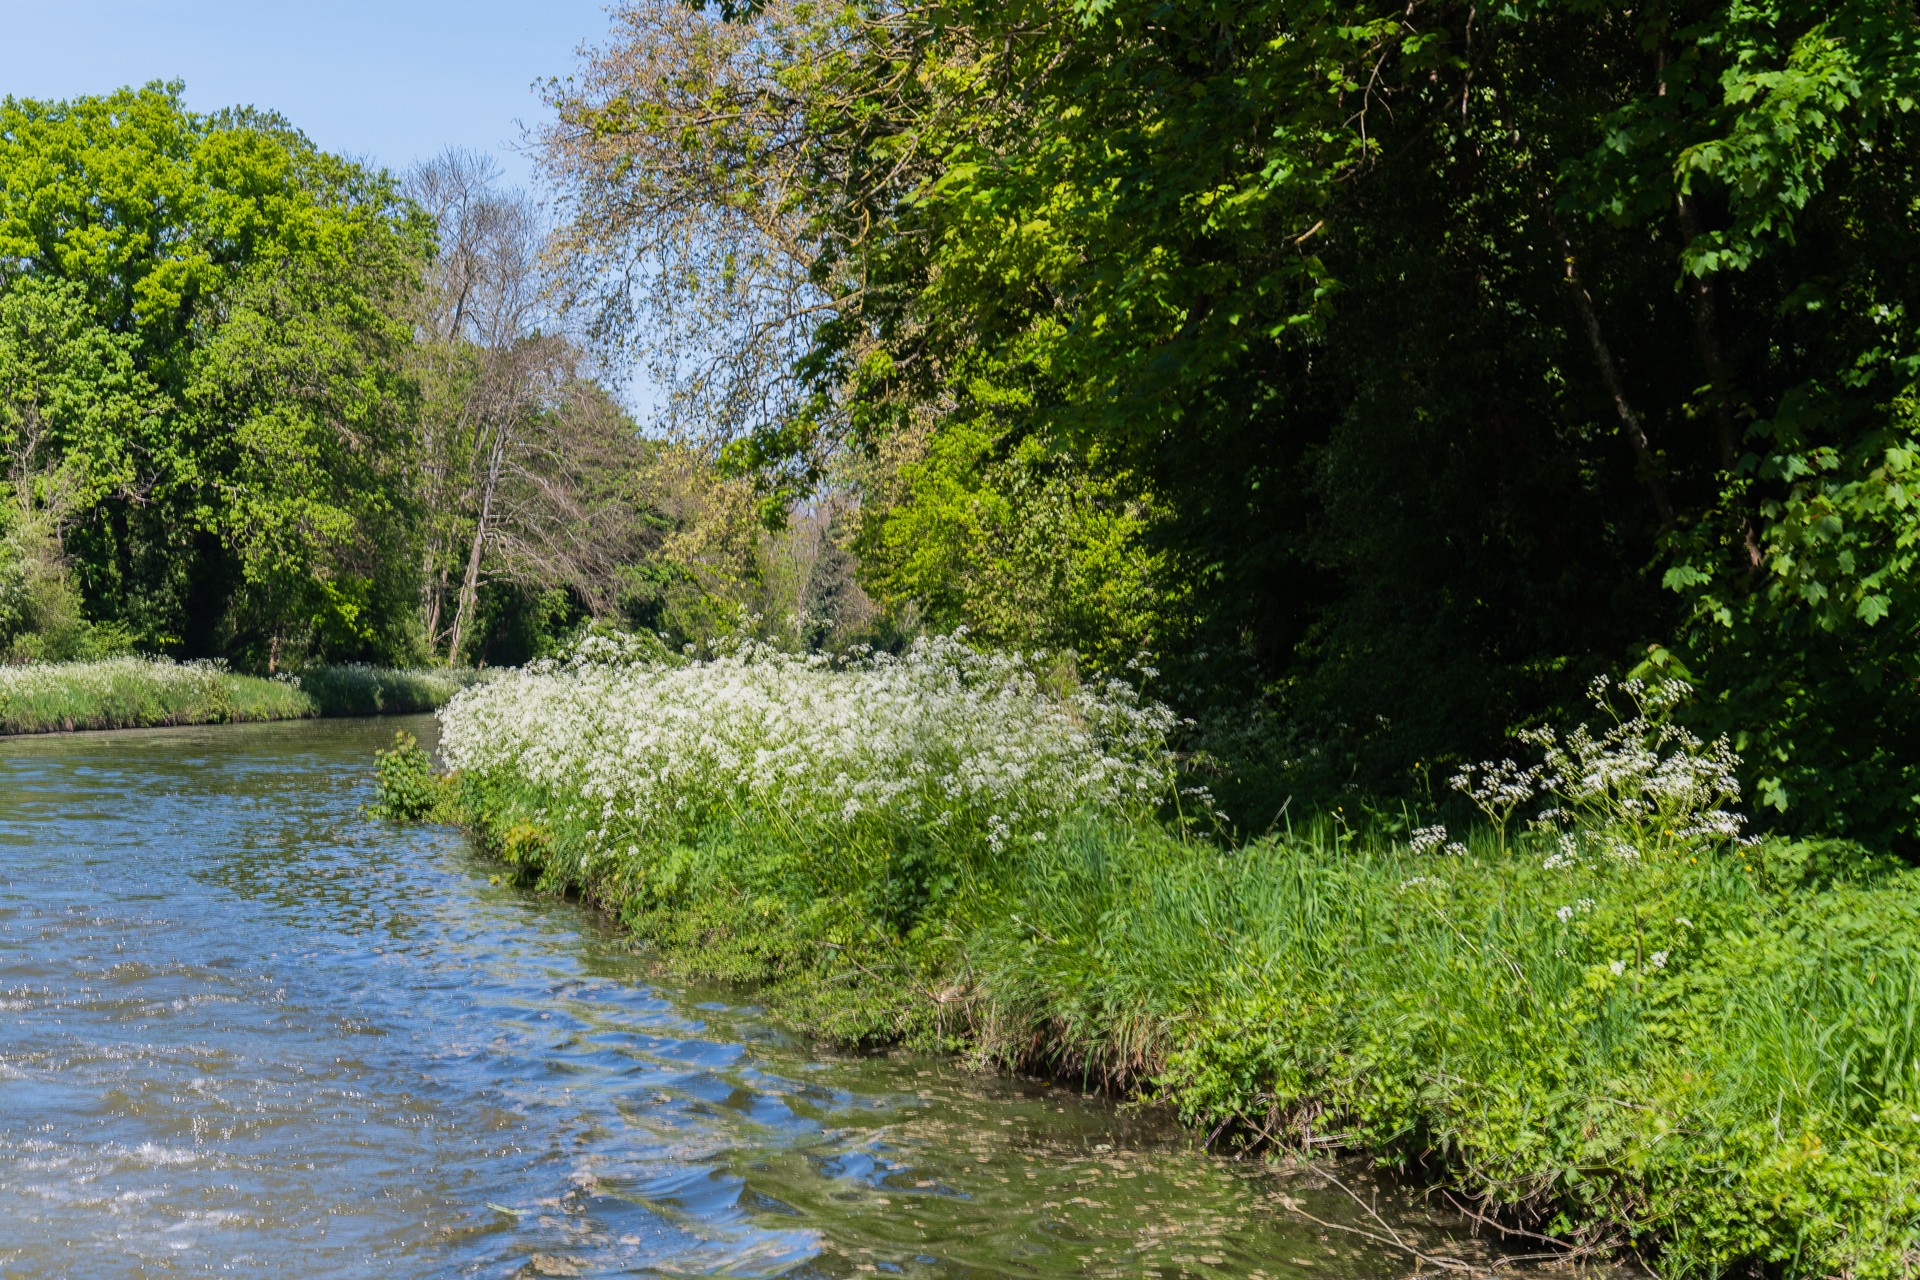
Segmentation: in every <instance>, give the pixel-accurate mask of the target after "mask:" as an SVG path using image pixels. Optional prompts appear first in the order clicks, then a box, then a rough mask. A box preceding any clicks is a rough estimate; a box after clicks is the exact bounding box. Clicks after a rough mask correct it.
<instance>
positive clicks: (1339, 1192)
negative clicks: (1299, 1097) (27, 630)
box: [0, 720, 1488, 1278]
mask: <svg viewBox="0 0 1920 1280" xmlns="http://www.w3.org/2000/svg"><path fill="white" fill-rule="evenodd" d="M394 727H395V723H394V722H393V721H386V722H353V721H346V722H340V721H336V722H324V723H305V724H283V725H259V726H236V727H217V728H207V729H182V730H155V731H144V732H134V733H118V734H93V735H85V734H83V735H69V736H62V737H52V738H37V739H12V740H7V741H0V1276H5V1277H40V1276H46V1277H63V1276H85V1277H89V1278H107V1277H131V1276H176V1275H178V1276H216V1275H217V1276H272V1277H329V1278H331V1277H360V1276H369V1277H371V1276H381V1277H396V1276H397V1277H414V1276H468V1275H471V1276H500V1277H505V1276H549V1275H583V1276H599V1275H676V1276H677V1275H689V1274H692V1275H725V1276H764V1275H790V1276H804V1277H825V1276H859V1275H893V1276H913V1277H1001V1276H1032V1277H1067V1276H1152V1275H1159V1276H1164V1277H1176V1276H1182V1277H1184V1276H1191V1277H1201V1276H1209V1277H1211V1276H1244V1277H1253V1278H1258V1277H1265V1276H1274V1277H1279V1276H1299V1277H1307V1276H1341V1277H1373V1276H1383V1277H1385V1276H1404V1275H1407V1274H1409V1273H1411V1272H1412V1271H1414V1270H1415V1269H1416V1268H1415V1264H1414V1262H1413V1261H1412V1259H1411V1258H1410V1257H1409V1256H1408V1255H1407V1254H1406V1253H1405V1252H1402V1251H1401V1250H1399V1249H1396V1248H1394V1247H1390V1246H1388V1245H1385V1244H1382V1243H1377V1242H1376V1241H1375V1240H1373V1239H1370V1238H1369V1237H1368V1236H1364V1235H1357V1234H1353V1233H1352V1232H1351V1231H1341V1230H1338V1229H1330V1228H1327V1227H1323V1226H1319V1225H1316V1224H1314V1223H1313V1222H1311V1221H1308V1220H1307V1218H1306V1217H1304V1216H1302V1214H1303V1212H1304V1213H1310V1214H1312V1215H1314V1216H1315V1217H1319V1218H1322V1219H1325V1220H1327V1221H1329V1222H1339V1223H1342V1224H1345V1225H1347V1226H1349V1227H1357V1228H1359V1229H1361V1230H1365V1231H1368V1232H1371V1233H1372V1235H1373V1236H1383V1235H1385V1234H1387V1233H1388V1232H1391V1233H1397V1234H1398V1235H1400V1236H1401V1237H1402V1238H1403V1239H1404V1240H1405V1241H1406V1242H1408V1243H1409V1244H1412V1245H1414V1246H1416V1247H1418V1248H1420V1249H1422V1250H1427V1251H1434V1252H1442V1253H1451V1254H1452V1255H1454V1256H1456V1257H1459V1258H1463V1259H1472V1260H1475V1261H1485V1260H1487V1256H1488V1255H1487V1254H1486V1253H1485V1248H1484V1246H1483V1245H1481V1244H1479V1243H1478V1242H1476V1241H1473V1240H1471V1239H1469V1238H1468V1233H1467V1232H1465V1231H1464V1230H1461V1229H1460V1227H1459V1225H1458V1224H1456V1223H1449V1222H1447V1221H1445V1220H1443V1219H1439V1218H1436V1217H1434V1216H1432V1215H1431V1214H1429V1213H1428V1212H1427V1211H1425V1210H1424V1209H1422V1208H1420V1207H1419V1206H1417V1205H1411V1204H1407V1203H1402V1202H1398V1201H1395V1200H1394V1199H1393V1198H1392V1197H1388V1198H1387V1199H1385V1200H1383V1201H1381V1202H1380V1203H1379V1205H1378V1208H1377V1210H1375V1209H1374V1207H1373V1197H1374V1196H1375V1195H1376V1194H1380V1192H1379V1191H1378V1189H1377V1188H1365V1187H1359V1186H1356V1185H1355V1184H1354V1183H1353V1182H1352V1181H1351V1180H1350V1178H1349V1177H1348V1176H1347V1175H1345V1174H1343V1175H1341V1177H1342V1181H1343V1183H1344V1185H1345V1187H1346V1188H1347V1189H1342V1188H1341V1187H1338V1186H1336V1185H1334V1183H1333V1182H1331V1181H1329V1180H1328V1178H1327V1176H1325V1175H1323V1174H1322V1173H1317V1172H1314V1171H1311V1170H1308V1171H1304V1172H1296V1173H1293V1174H1279V1173H1276V1172H1274V1171H1273V1170H1271V1169H1268V1168H1262V1167H1259V1166H1257V1165H1255V1164H1251V1163H1248V1164H1239V1163H1234V1162H1231V1161H1227V1160H1223V1159H1219V1158H1216V1157H1212V1156H1208V1155H1205V1154H1203V1153H1200V1152H1199V1151H1197V1150H1196V1146H1195V1142H1194V1140H1193V1137H1192V1136H1191V1135H1190V1134H1186V1133H1183V1132H1181V1131H1180V1130H1179V1129H1178V1128H1177V1127H1176V1126H1174V1125H1172V1124H1171V1123H1170V1122H1168V1120H1167V1119H1166V1118H1165V1117H1164V1116H1161V1115H1158V1114H1156V1113H1153V1112H1142V1111H1138V1110H1128V1109H1125V1108H1118V1107H1115V1106H1113V1105H1111V1104H1109V1103H1106V1102H1103V1101H1100V1100H1097V1099H1088V1098H1084V1097H1081V1096H1079V1095H1078V1094H1077V1093H1075V1092H1074V1091H1072V1090H1070V1089H1064V1088H1057V1087H1048V1086H1046V1085H1043V1084H1039V1083H1035V1082H1024V1081H1017V1080H1007V1079H1002V1078H997V1077H992V1076H983V1075H980V1074H977V1073H972V1072H969V1071H966V1070H964V1069H962V1068H960V1067H958V1066H956V1065H954V1064H950V1063H946V1062H942V1061H930V1060H927V1059H923V1058H913V1057H853V1056H830V1055H823V1054H821V1053H819V1052H818V1051H817V1050H814V1049H811V1048H809V1047H808V1046H807V1045H805V1044H804V1043H801V1042H799V1041H797V1040H795V1039H794V1038H792V1037H790V1036H787V1035H784V1034H782V1033H781V1032H780V1031H778V1030H777V1029H776V1028H775V1027H774V1026H773V1025H772V1024H770V1023H769V1021H768V1020H767V1019H766V1018H765V1017H764V1016H762V1015H761V1014H760V1013H759V1012H758V1011H756V1010H755V1009H753V1008H752V1007H751V1006H750V1005H745V1004H743V1003H741V997H740V996H739V995H738V994H737V993H732V994H731V995H730V994H729V993H726V992H720V991H700V990H687V989H683V988H674V987H666V986H661V985H657V984H655V983H653V982H650V981H649V979H648V976H647V971H646V964H645V959H644V956H642V955H637V954H636V953H635V952H634V950H633V948H632V947H631V946H630V945H628V944H627V943H626V942H624V941H623V940H622V939H621V938H620V937H619V936H617V935H616V933H615V932H614V931H612V930H611V929H609V928H607V927H606V926H605V924H604V923H603V922H602V921H601V920H600V919H599V918H598V917H596V916H595V915H594V914H592V913H590V912H587V911H583V910H581V909H579V908H577V907H573V906H570V905H568V904H566V903H562V902H556V901H553V900H551V899H545V898H539V897H536V896H533V895H530V894H527V893H525V892H522V891H520V890H518V889H515V888H513V887H511V886H509V885H504V884H500V883H497V882H496V881H495V880H494V878H492V876H491V875H490V868H489V866H488V864H487V863H486V861H485V860H484V859H483V858H481V857H479V856H478V855H476V854H475V853H474V852H473V850H472V849H471V848H470V847H469V846H468V845H467V843H466V842H465V841H464V840H463V839H462V838H461V837H460V836H459V835H458V834H457V833H455V832H452V831H447V830H443V829H434V828H402V827H394V826H390V825H384V824H380V823H376V822H373V821H370V820H368V819H366V818H365V817H363V816H361V814H360V806H361V805H363V804H365V803H366V802H367V801H368V799H369V798H370V791H369V788H368V785H367V778H368V774H369V765H370V760H371V754H372V751H373V749H374V748H375V747H376V746H378V745H381V744H383V743H385V742H386V741H388V740H390V739H391V737H392V734H393V731H394ZM407 727H409V728H411V729H413V730H415V731H416V732H421V733H423V734H430V733H431V729H432V724H431V722H430V721H427V720H420V721H417V722H411V723H407ZM1350 1192H1351V1193H1352V1194H1353V1195H1358V1196H1360V1197H1363V1198H1366V1199H1367V1200H1368V1210H1369V1211H1363V1210H1362V1208H1361V1207H1360V1206H1358V1205H1356V1203H1355V1202H1354V1199H1353V1198H1351V1195H1350ZM1370 1211H1371V1212H1378V1214H1379V1215H1380V1217H1378V1218H1374V1217H1373V1216H1371V1212H1370ZM1389 1223H1390V1224H1391V1227H1390V1228H1389V1227H1388V1226H1387V1224H1389Z"/></svg>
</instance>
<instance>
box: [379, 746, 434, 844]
mask: <svg viewBox="0 0 1920 1280" xmlns="http://www.w3.org/2000/svg"><path fill="white" fill-rule="evenodd" d="M373 772H374V788H375V795H376V796H377V797H378V798H377V799H376V800H375V801H374V803H373V804H370V805H368V806H367V812H368V813H370V814H372V815H373V816H374V817H376V818H390V819H393V820H394V821H398V822H417V821H420V820H421V819H423V818H429V817H432V816H433V815H434V813H435V812H436V811H437V810H438V808H439V805H440V802H441V792H442V788H441V786H440V784H439V781H438V780H437V779H436V778H435V777H434V775H433V759H432V757H430V756H429V755H427V753H426V752H425V751H423V750H421V748H420V740H419V739H417V738H415V737H414V736H413V735H412V734H410V733H407V732H405V731H404V730H402V731H401V732H399V733H396V734H394V735H393V746H391V747H390V748H388V749H387V750H385V751H377V752H375V753H374V770H373Z"/></svg>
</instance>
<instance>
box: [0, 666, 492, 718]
mask: <svg viewBox="0 0 1920 1280" xmlns="http://www.w3.org/2000/svg"><path fill="white" fill-rule="evenodd" d="M470 683H472V679H471V676H470V674H469V673H464V672H449V671H424V670H423V671H397V670H390V669H386V668H379V667H365V666H336V667H321V668H317V669H315V670H313V671H308V672H304V673H302V674H301V675H299V676H297V677H294V676H287V677H281V678H277V679H263V678H261V677H258V676H246V675H237V674H235V673H234V672H231V671H228V670H226V669H225V668H224V667H221V666H218V665H215V664H210V663H181V662H171V661H168V660H165V659H160V658H136V657H123V658H107V659H102V660H100V661H97V662H73V663H33V664H27V665H22V666H0V736H10V735H18V734H34V733H59V732H73V731H75V730H91V729H133V728H147V727H153V726H159V725H192V724H225V723H240V722H246V721H260V720H303V719H310V718H313V717H317V716H360V715H383V714H407V713H414V712H422V711H434V710H437V709H439V708H440V707H442V706H444V705H446V703H447V701H448V700H449V699H450V698H452V697H453V695H454V694H455V693H458V692H459V691H460V690H461V689H462V688H464V687H465V686H466V685H468V684H470Z"/></svg>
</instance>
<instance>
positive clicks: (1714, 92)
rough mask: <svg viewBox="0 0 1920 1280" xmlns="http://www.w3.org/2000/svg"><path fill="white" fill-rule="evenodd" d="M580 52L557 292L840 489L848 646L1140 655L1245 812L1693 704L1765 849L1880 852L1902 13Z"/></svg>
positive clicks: (652, 42) (1221, 5) (1911, 274)
mask: <svg viewBox="0 0 1920 1280" xmlns="http://www.w3.org/2000/svg"><path fill="white" fill-rule="evenodd" d="M614 17H615V25H614V30H613V32H612V34H611V36H610V37H609V38H608V39H607V40H606V41H605V42H604V43H603V44H602V45H600V46H599V47H598V48H597V49H595V50H593V51H591V52H590V55H589V56H588V58H587V60H586V62H585V64H584V65H583V67H582V68H581V69H580V70H579V72H578V74H576V75H575V76H574V77H573V78H571V79H568V80H565V81H557V82H554V83H553V84H552V85H551V86H550V89H549V98H550V101H551V105H552V106H553V107H554V108H555V113H556V119H557V123H556V124H555V125H554V126H552V127H551V128H550V129H549V130H548V131H547V133H546V134H545V135H544V136H543V138H542V142H543V144H544V154H545V156H546V160H547V164H548V168H549V172H550V174H551V176H552V178H553V179H554V181H555V183H556V185H557V188H558V190H559V191H560V192H561V194H562V197H563V207H564V209H565V211H566V213H567V215H568V225H567V227H566V229H565V231H564V241H565V243H566V245H567V249H568V252H569V254H570V255H571V260H572V261H573V262H574V263H575V264H576V267H577V270H576V272H575V274H574V276H573V288H574V293H573V296H572V297H571V302H572V304H573V305H574V306H575V307H576V308H577V309H579V310H580V313H581V314H589V315H592V316H594V317H596V318H597V320H598V324H599V334H600V336H601V337H602V338H603V339H607V340H610V341H611V340H618V339H620V338H623V337H625V338H636V337H637V339H638V341H639V342H640V344H641V345H643V346H645V347H646V348H647V350H648V351H649V352H650V353H651V354H652V355H653V357H654V358H655V361H656V365H657V366H658V368H659V370H660V372H661V375H662V377H663V378H664V379H665V380H666V381H667V382H668V383H669V384H670V385H672V386H674V387H675V388H676V389H677V395H676V398H675V400H674V410H675V412H676V413H677V414H679V415H681V416H682V417H683V419H684V420H685V421H686V422H688V423H690V424H699V425H701V426H702V427H703V428H704V429H706V430H708V431H710V432H712V433H714V434H716V435H719V436H723V437H725V438H727V439H729V440H731V441H732V442H733V443H732V446H731V448H732V451H733V452H732V456H733V457H734V458H735V459H736V460H737V461H739V462H740V463H741V464H742V465H743V466H745V467H747V468H748V469H750V470H752V471H753V472H754V473H755V474H757V475H759V476H760V477H761V481H762V484H763V486H764V487H765V488H766V489H767V491H768V492H772V493H787V494H801V493H807V492H810V491H812V490H813V489H814V487H816V486H818V485H821V484H826V485H829V486H832V485H841V486H848V487H850V488H851V490H852V491H853V492H856V493H857V494H858V495H859V499H860V506H859V513H860V525H859V532H858V537H857V549H858V551H859V552H860V554H861V556H862V562H861V571H862V578H861V580H862V582H863V583H864V584H865V586H866V588H867V589H868V590H869V591H870V592H871V593H872V594H873V596H874V597H875V599H876V600H877V601H878V602H879V604H880V605H881V607H882V608H883V609H885V610H889V611H892V612H893V613H895V614H898V613H899V612H900V611H904V610H908V609H912V610H915V611H917V612H918V616H919V617H921V618H922V619H923V620H925V621H926V622H927V623H929V624H931V625H933V626H935V627H940V628H945V627H949V626H952V625H955V624H962V623H964V624H966V625H968V626H969V627H971V628H972V629H973V632H974V634H975V636H976V637H977V638H982V639H985V640H988V641H991V642H996V643H1002V644H1012V645H1027V644H1045V645H1051V646H1064V647H1071V648H1073V649H1075V650H1077V651H1078V652H1079V653H1081V654H1082V655H1083V657H1084V658H1086V659H1087V660H1089V661H1090V662H1092V663H1094V664H1096V665H1104V666H1107V667H1116V666H1119V665H1120V664H1122V663H1123V662H1124V661H1125V660H1126V659H1127V658H1128V657H1129V656H1130V655H1132V654H1134V653H1135V652H1137V651H1139V650H1141V649H1148V650H1152V651H1155V652H1157V653H1158V654H1160V655H1161V657H1160V659H1159V665H1160V667H1161V668H1162V669H1163V670H1164V671H1165V672H1166V676H1165V677H1163V680H1166V681H1172V682H1173V683H1172V685H1171V686H1170V687H1163V688H1162V689H1161V690H1160V692H1161V693H1162V695H1163V696H1167V695H1168V694H1169V693H1170V694H1171V696H1174V697H1175V698H1176V699H1177V700H1179V701H1181V702H1183V703H1184V704H1185V706H1186V707H1187V708H1188V709H1190V710H1193V711H1196V712H1204V711H1206V709H1207V708H1209V707H1227V708H1231V709H1232V712H1231V714H1232V716H1233V717H1236V718H1238V719H1239V721H1240V722H1241V725H1242V728H1241V730H1240V731H1239V735H1238V742H1239V745H1240V748H1241V749H1242V750H1241V754H1242V755H1258V756H1262V757H1264V758H1265V759H1267V760H1268V761H1269V762H1275V763H1279V764H1281V765H1283V766H1284V767H1285V771H1286V775H1287V776H1286V778H1285V780H1284V783H1283V785H1281V786H1279V787H1278V788H1277V789H1276V795H1283V794H1285V793H1286V792H1288V791H1290V790H1295V789H1298V788H1299V787H1303V786H1308V785H1311V783H1312V780H1314V779H1317V780H1318V782H1319V784H1320V785H1322V786H1325V787H1332V788H1338V787H1348V786H1362V787H1383V786H1387V787H1390V786H1403V785H1407V780H1408V779H1409V778H1410V777H1417V776H1419V771H1418V770H1416V769H1415V766H1416V765H1417V764H1426V765H1429V766H1430V765H1431V762H1433V761H1434V760H1435V759H1436V758H1445V757H1448V756H1452V757H1454V758H1459V757H1460V756H1461V755H1462V754H1463V753H1473V752H1477V751H1481V750H1487V749H1493V748H1496V747H1497V745H1498V744H1499V742H1500V741H1501V739H1502V738H1503V737H1504V735H1505V734H1507V733H1508V732H1510V731H1511V730H1512V729H1513V728H1514V727H1516V726H1518V725H1521V724H1523V723H1527V722H1529V721H1532V720H1534V719H1536V718H1537V717H1539V716H1541V715H1543V714H1545V713H1547V712H1549V711H1551V710H1553V709H1555V708H1564V707H1566V706H1568V705H1569V704H1570V703H1572V702H1574V701H1575V700H1577V697H1578V692H1579V690H1580V689H1582V688H1583V687H1584V686H1585V684H1586V683H1587V681H1588V680H1589V679H1590V678H1591V677H1593V676H1594V675H1596V674H1598V673H1602V672H1616V673H1623V672H1632V671H1635V670H1643V671H1651V672H1658V673H1661V674H1670V675H1683V676H1685V677H1687V678H1689V679H1690V680H1691V681H1692V682H1693V683H1695V684H1696V685H1697V686H1698V688H1699V689H1700V691H1701V695H1700V700H1699V702H1698V703H1697V704H1696V705H1695V706H1693V707H1692V708H1690V709H1689V712H1688V714H1690V715H1691V716H1692V717H1693V718H1694V719H1695V720H1696V722H1697V723H1698V725H1699V727H1701V728H1704V729H1707V730H1710V731H1715V732H1717V731H1720V730H1723V729H1724V730H1727V731H1729V732H1732V733H1734V734H1735V736H1736V742H1735V745H1736V746H1737V748H1738V749H1739V750H1740V751H1741V752H1742V753H1743V754H1744V756H1745V758H1746V759H1747V760H1748V761H1749V762H1750V763H1749V776H1748V778H1747V779H1746V781H1747V784H1748V786H1749V787H1750V788H1751V794H1753V795H1754V797H1755V798H1756V799H1757V801H1758V803H1759V805H1760V806H1762V807H1763V809H1764V810H1765V812H1766V813H1767V814H1768V815H1769V818H1770V819H1771V820H1772V821H1774V822H1776V823H1780V824H1784V825H1787V826H1790V827H1798V828H1802V829H1818V830H1822V831H1826V832H1845V833H1850V834H1857V835H1862V836H1869V837H1872V838H1874V839H1878V840H1889V841H1898V842H1906V843H1908V844H1911V842H1912V840H1913V837H1914V836H1915V834H1916V830H1917V828H1916V817H1917V816H1920V643H1916V634H1915V631H1916V625H1917V624H1920V589H1917V587H1920V575H1917V574H1916V568H1917V567H1920V566H1916V563H1915V556H1916V552H1917V550H1920V521H1917V520H1916V516H1915V512H1914V507H1913V499H1914V484H1915V478H1916V475H1920V471H1917V470H1916V467H1917V466H1920V438H1917V436H1916V432H1917V430H1920V381H1917V376H1920V328H1917V326H1920V316H1916V314H1915V312H1914V304H1915V300H1916V299H1920V275H1917V274H1916V273H1920V220H1916V217H1915V213H1916V210H1917V207H1920V175H1917V174H1916V164H1917V163H1920V145H1917V144H1920V132H1917V131H1916V124H1920V120H1917V119H1916V112H1915V102H1916V98H1917V97H1920V16H1917V15H1916V9H1915V6H1914V5H1913V4H1911V3H1906V2H1903V3H1885V2H1883V0H1840V2H1838V3H1823V4H1812V3H1803V2H1801V0H1762V2H1760V3H1742V4H1729V3H1725V2H1724V0H1700V2H1693V3H1689V2H1681V3H1670V4H1656V5H1651V6H1633V7H1630V8H1623V7H1620V6H1616V5H1607V4H1597V3H1553V4H1548V3H1533V2H1530V0H1529V2H1523V3H1516V4H1506V5H1498V6H1488V5H1476V4H1473V3H1470V0H1422V2H1420V3H1416V4H1413V5H1410V6H1409V5H1405V4H1401V3H1393V4H1381V3H1374V2H1373V0H1360V2H1342V3H1332V4H1328V3H1318V2H1316V3H1302V2H1301V0H1205V2H1202V3H1183V4H1165V3H1161V2H1160V0H1012V2H1004V0H995V3H991V4H984V3H972V2H970V0H952V2H944V0H943V2H934V0H928V2H926V3H907V4H902V3H895V2H893V0H854V2H853V3H849V4H842V5H832V6H816V5H811V4H803V3H795V2H788V0H768V2H766V3H737V4H721V5H717V6H716V5H703V4H697V3H683V2H680V0H628V2H627V3H624V4H622V5H619V6H617V7H616V10H615V14H614ZM663 334H665V335H671V337H672V339H673V340H672V341H667V342H662V341H660V340H659V335H663ZM1249 706H1258V707H1259V708H1261V709H1262V710H1261V713H1260V717H1259V719H1258V723H1259V724H1261V725H1265V726H1268V727H1267V728H1264V729H1259V730H1258V731H1257V732H1256V731H1253V730H1248V729H1246V728H1245V726H1246V724H1247V723H1248V722H1249V721H1248V716H1247V710H1246V709H1247V708H1248V707H1249ZM1220 740H1221V741H1225V739H1224V738H1221V739H1220ZM1261 817H1262V820H1264V813H1263V814H1262V815H1261Z"/></svg>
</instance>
